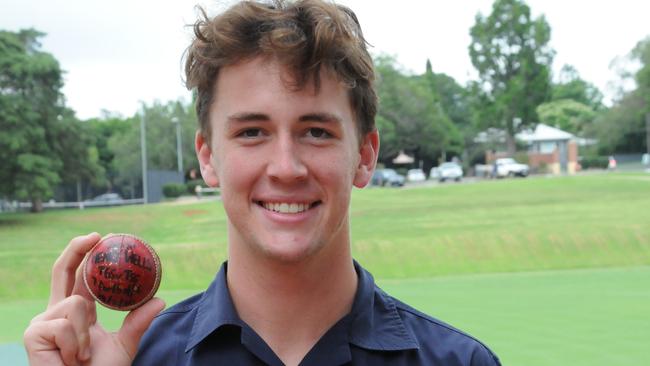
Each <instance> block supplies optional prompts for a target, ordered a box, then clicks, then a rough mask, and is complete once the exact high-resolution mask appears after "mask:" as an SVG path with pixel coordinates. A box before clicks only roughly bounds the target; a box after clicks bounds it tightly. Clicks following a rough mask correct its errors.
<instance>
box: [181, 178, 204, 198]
mask: <svg viewBox="0 0 650 366" xmlns="http://www.w3.org/2000/svg"><path fill="white" fill-rule="evenodd" d="M197 186H201V187H205V183H203V180H202V179H193V180H190V181H188V182H187V183H185V188H186V191H187V193H189V194H192V195H194V194H196V187H197Z"/></svg>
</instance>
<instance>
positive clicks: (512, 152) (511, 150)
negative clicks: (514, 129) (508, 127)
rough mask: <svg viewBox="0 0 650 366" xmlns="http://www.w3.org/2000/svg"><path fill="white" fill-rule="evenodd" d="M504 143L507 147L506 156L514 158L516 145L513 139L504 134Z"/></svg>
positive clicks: (511, 136) (510, 135) (509, 135)
mask: <svg viewBox="0 0 650 366" xmlns="http://www.w3.org/2000/svg"><path fill="white" fill-rule="evenodd" d="M506 143H507V145H508V156H510V157H514V156H515V152H517V144H516V143H515V137H514V136H513V135H512V134H510V133H508V134H506Z"/></svg>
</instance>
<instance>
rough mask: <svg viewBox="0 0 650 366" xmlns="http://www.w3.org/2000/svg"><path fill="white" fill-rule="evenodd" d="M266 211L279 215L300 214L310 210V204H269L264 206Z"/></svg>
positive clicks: (266, 203)
mask: <svg viewBox="0 0 650 366" xmlns="http://www.w3.org/2000/svg"><path fill="white" fill-rule="evenodd" d="M262 206H264V208H265V209H267V210H270V211H275V212H279V213H299V212H303V211H306V210H307V209H309V204H308V203H285V202H282V203H268V202H264V203H263V204H262Z"/></svg>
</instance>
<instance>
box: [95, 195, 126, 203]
mask: <svg viewBox="0 0 650 366" xmlns="http://www.w3.org/2000/svg"><path fill="white" fill-rule="evenodd" d="M121 200H122V196H120V195H119V194H117V193H104V194H100V195H99V196H97V197H95V198H93V199H91V200H89V201H90V202H116V201H121Z"/></svg>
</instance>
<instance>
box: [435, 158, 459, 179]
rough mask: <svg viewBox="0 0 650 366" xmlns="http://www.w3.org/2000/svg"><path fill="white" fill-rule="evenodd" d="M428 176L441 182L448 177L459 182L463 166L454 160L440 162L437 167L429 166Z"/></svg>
mask: <svg viewBox="0 0 650 366" xmlns="http://www.w3.org/2000/svg"><path fill="white" fill-rule="evenodd" d="M429 178H430V179H437V180H438V181H439V182H441V183H442V182H444V181H446V180H448V179H449V180H452V179H453V180H455V181H456V182H460V180H461V179H463V168H462V167H461V166H460V165H459V164H458V163H454V162H449V163H442V164H440V166H438V167H433V168H431V171H430V172H429Z"/></svg>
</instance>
